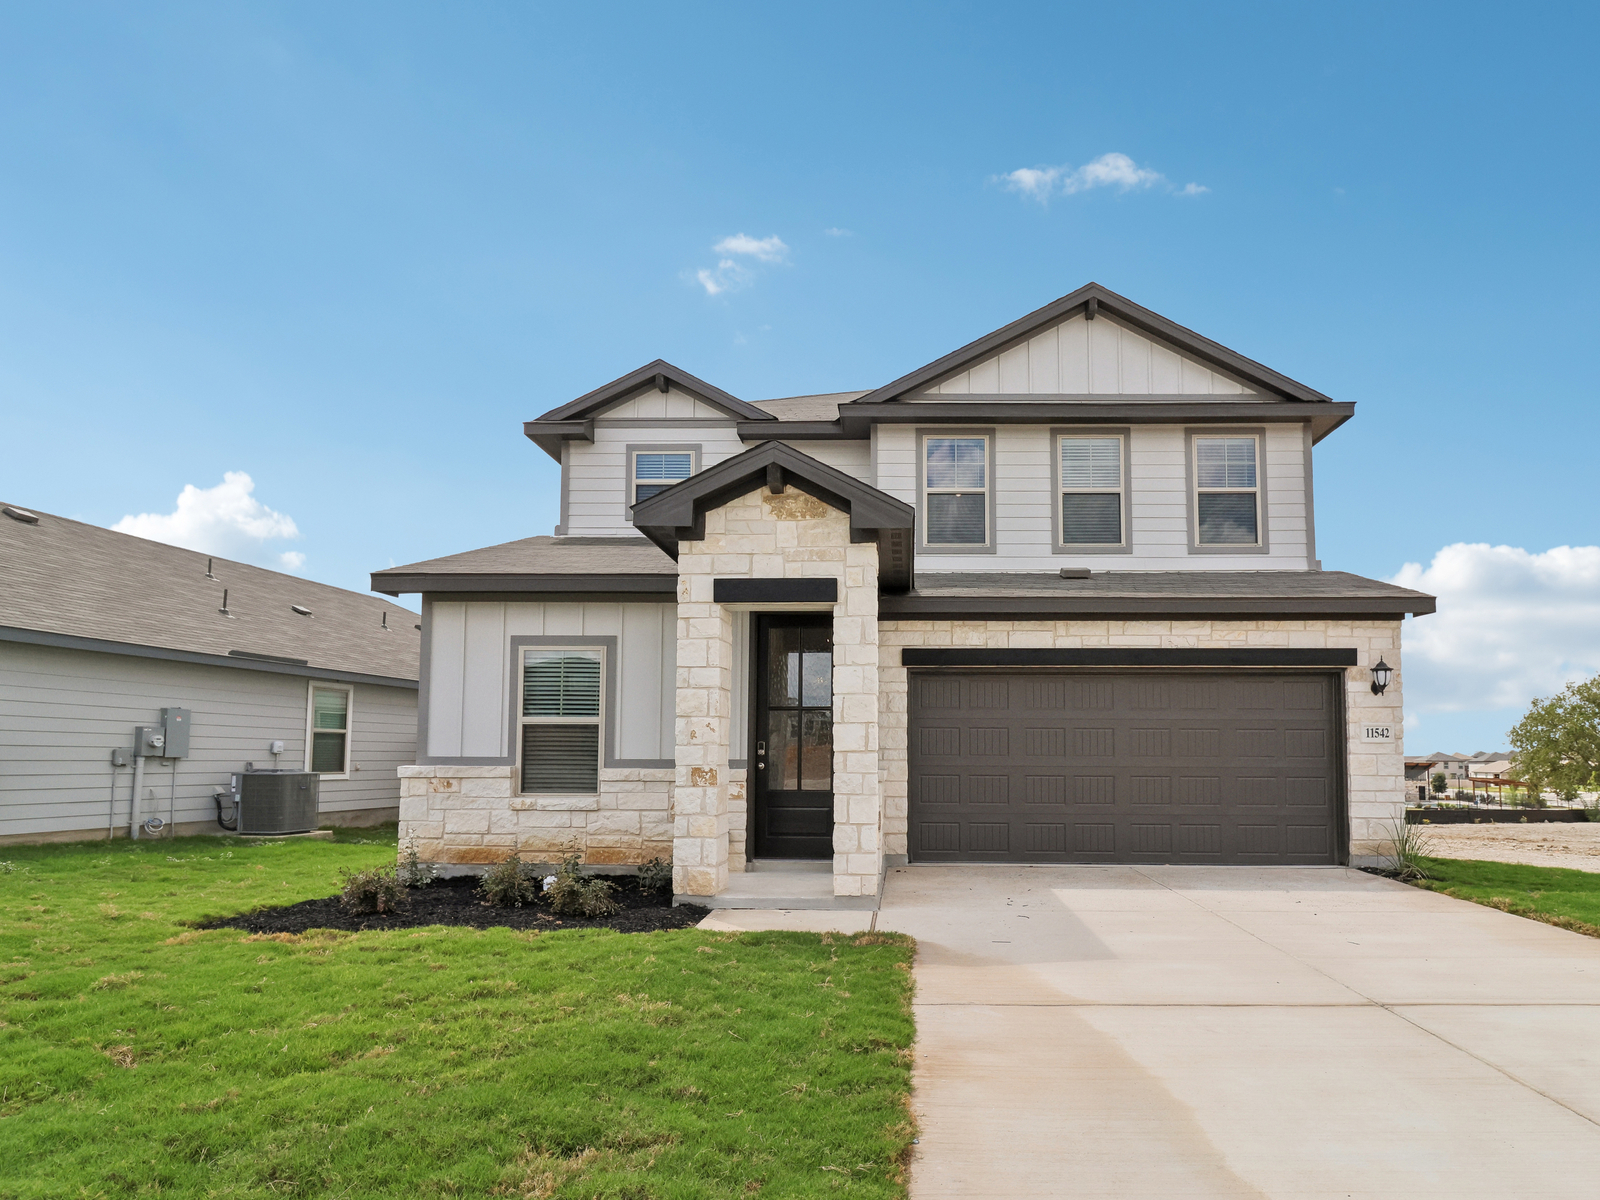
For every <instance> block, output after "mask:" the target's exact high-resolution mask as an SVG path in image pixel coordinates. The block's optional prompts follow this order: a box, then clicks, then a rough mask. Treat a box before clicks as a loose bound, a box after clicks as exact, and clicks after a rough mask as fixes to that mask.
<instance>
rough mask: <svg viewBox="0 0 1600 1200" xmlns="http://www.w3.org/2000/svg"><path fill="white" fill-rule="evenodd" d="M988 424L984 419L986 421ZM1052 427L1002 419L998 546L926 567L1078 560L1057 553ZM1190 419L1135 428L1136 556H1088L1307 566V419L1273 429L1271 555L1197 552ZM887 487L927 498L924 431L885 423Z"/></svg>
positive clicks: (1208, 566) (1097, 565) (1267, 474)
mask: <svg viewBox="0 0 1600 1200" xmlns="http://www.w3.org/2000/svg"><path fill="white" fill-rule="evenodd" d="M978 424H980V425H981V423H978ZM1051 428H1053V427H1052V426H1045V425H1000V426H996V427H995V431H994V437H995V447H994V449H995V455H994V457H995V480H994V485H995V486H994V487H993V489H992V492H991V494H992V496H993V503H994V506H995V509H994V511H995V530H996V552H995V553H993V554H971V555H967V554H923V555H922V556H920V557H919V559H918V567H919V570H921V571H994V570H1014V571H1051V570H1055V569H1056V568H1058V567H1061V566H1064V565H1068V564H1071V563H1073V562H1074V561H1075V560H1074V558H1073V556H1072V555H1069V554H1054V553H1052V551H1051V544H1052V538H1053V537H1054V521H1053V518H1054V505H1055V503H1056V493H1055V488H1054V477H1053V472H1052V470H1051V466H1052V464H1051V455H1052V454H1053V453H1054V450H1053V446H1052V441H1051V436H1050V430H1051ZM1184 430H1185V427H1184V426H1177V425H1135V426H1133V427H1132V430H1131V433H1130V435H1129V438H1130V441H1129V457H1130V460H1131V465H1132V474H1131V480H1130V482H1131V484H1132V487H1131V495H1130V501H1129V519H1130V527H1131V531H1132V536H1133V552H1132V553H1131V554H1125V555H1116V556H1107V555H1094V556H1092V557H1089V556H1085V557H1083V559H1082V562H1083V563H1085V564H1086V565H1089V566H1091V567H1093V568H1094V569H1095V570H1117V571H1182V570H1217V571H1223V570H1236V571H1237V570H1247V571H1253V570H1262V569H1264V568H1272V567H1279V568H1284V569H1293V570H1304V569H1305V568H1306V567H1307V566H1308V565H1309V564H1308V561H1307V555H1308V546H1307V520H1306V509H1307V501H1306V492H1305V458H1304V444H1303V441H1302V438H1303V435H1302V432H1301V429H1300V427H1299V426H1298V425H1269V426H1267V427H1266V440H1265V470H1264V473H1263V474H1264V478H1265V481H1266V485H1267V506H1266V526H1267V533H1268V553H1266V554H1239V555H1216V554H1207V555H1203V556H1201V555H1192V554H1190V553H1189V495H1188V487H1189V482H1188V473H1187V470H1186V466H1185V455H1186V454H1187V449H1186V446H1187V441H1186V437H1185V432H1184ZM877 481H878V487H880V488H882V489H883V490H884V491H886V492H888V493H889V494H890V495H892V496H895V497H897V498H899V499H901V500H904V501H905V502H906V503H907V504H911V505H915V504H916V503H917V500H918V497H917V431H916V430H915V429H914V428H913V427H911V426H906V425H896V426H882V427H880V428H879V430H878V435H877Z"/></svg>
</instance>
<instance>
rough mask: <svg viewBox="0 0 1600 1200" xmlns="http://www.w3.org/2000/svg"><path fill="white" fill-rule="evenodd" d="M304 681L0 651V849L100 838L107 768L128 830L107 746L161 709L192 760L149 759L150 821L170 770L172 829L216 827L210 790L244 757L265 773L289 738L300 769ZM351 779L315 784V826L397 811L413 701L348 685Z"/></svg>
mask: <svg viewBox="0 0 1600 1200" xmlns="http://www.w3.org/2000/svg"><path fill="white" fill-rule="evenodd" d="M309 683H310V681H309V680H308V679H307V678H306V677H303V676H296V675H280V674H273V673H269V672H264V671H253V670H249V669H237V670H236V669H231V668H227V667H213V666H200V665H195V664H190V663H178V662H169V661H165V660H161V659H149V658H134V657H131V656H125V655H120V654H105V653H98V652H93V651H85V650H70V649H63V648H58V647H54V646H33V645H24V644H19V643H4V644H0V841H5V840H8V839H12V838H22V839H26V838H32V837H45V836H49V835H60V834H63V833H69V832H71V831H80V832H82V833H83V834H84V835H85V836H94V835H96V834H98V835H100V836H104V834H105V830H106V824H107V820H106V818H107V809H108V804H109V803H110V798H111V788H112V778H113V774H114V775H115V778H116V818H115V828H116V831H117V836H119V837H122V836H125V835H126V833H127V827H128V802H129V797H130V792H131V788H132V783H133V771H132V769H131V768H120V769H117V770H115V772H113V768H112V766H111V751H112V750H113V749H114V748H116V747H119V746H129V745H131V744H132V740H133V727H134V726H135V725H153V724H157V723H159V720H160V715H161V709H162V708H163V707H166V706H173V705H176V706H181V707H183V708H188V709H191V710H192V711H193V713H194V717H193V726H192V730H191V735H190V740H191V746H190V754H189V757H188V758H185V759H181V760H166V761H164V760H161V759H149V760H147V761H146V765H145V778H144V786H145V788H146V793H145V795H146V799H145V802H144V807H143V811H144V813H145V815H152V814H153V815H157V816H160V817H161V818H162V819H163V820H165V819H166V817H167V811H168V797H169V791H170V790H171V789H172V784H173V783H174V779H173V775H172V771H171V770H170V766H171V761H176V763H177V774H176V780H175V783H176V789H175V796H176V819H177V824H178V827H179V832H182V833H187V832H200V831H201V830H200V829H199V828H189V827H190V826H194V825H195V823H202V824H203V825H204V826H206V827H208V828H209V829H210V830H212V831H216V832H221V831H220V830H219V829H218V828H217V825H216V821H215V817H216V806H215V804H214V803H213V801H212V799H211V795H212V792H213V791H214V790H216V789H217V788H218V787H224V786H226V785H227V782H228V776H229V774H230V773H232V772H235V771H241V770H243V769H244V764H245V763H246V762H254V763H255V764H256V765H257V766H260V767H267V766H272V765H273V761H272V755H271V754H270V753H269V750H268V744H269V743H270V742H272V741H273V740H275V739H281V740H282V741H283V742H284V751H283V753H282V754H281V755H280V756H279V760H278V763H277V765H278V766H281V767H296V768H298V767H301V766H303V765H304V762H305V744H306V705H307V697H308V686H309ZM352 700H353V705H352V707H353V717H352V722H351V723H352V728H351V731H350V762H351V764H352V766H359V767H360V770H359V771H352V773H351V777H350V778H349V779H324V780H323V781H322V786H321V789H320V796H321V807H322V814H323V823H324V824H344V823H352V824H365V823H369V822H371V821H373V820H375V819H382V818H384V817H386V816H388V815H389V813H388V811H387V810H397V809H398V806H399V803H400V784H399V779H398V778H397V776H396V770H395V769H396V768H397V767H398V766H400V765H401V764H403V763H411V762H415V761H416V730H417V693H416V692H415V691H414V690H412V689H409V688H399V687H386V686H380V685H375V684H362V683H358V684H356V685H354V695H353V697H352Z"/></svg>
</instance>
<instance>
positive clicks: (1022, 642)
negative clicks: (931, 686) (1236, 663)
mask: <svg viewBox="0 0 1600 1200" xmlns="http://www.w3.org/2000/svg"><path fill="white" fill-rule="evenodd" d="M878 637H879V643H880V654H881V657H880V660H879V666H878V671H879V675H880V676H881V678H882V680H883V717H882V723H881V725H880V728H879V738H880V739H881V742H880V744H881V746H882V749H881V751H880V758H881V760H882V771H883V808H884V850H885V852H886V853H888V854H891V855H904V854H905V853H906V819H907V802H906V788H907V757H906V747H907V725H906V721H907V717H906V714H907V695H906V669H905V668H904V667H902V666H901V665H900V648H901V647H902V646H984V647H992V648H1007V647H1009V648H1013V649H1032V648H1059V649H1077V648H1080V647H1085V646H1158V647H1182V648H1192V647H1217V648H1232V647H1238V646H1261V647H1290V646H1294V647H1306V648H1311V649H1325V648H1331V647H1354V648H1355V650H1356V661H1357V664H1358V665H1357V666H1355V667H1353V668H1349V669H1347V670H1346V672H1345V713H1346V731H1345V732H1346V745H1347V748H1348V750H1347V754H1346V764H1347V766H1346V771H1347V778H1348V791H1349V818H1350V860H1351V863H1352V864H1353V865H1356V866H1375V865H1379V863H1380V862H1383V861H1388V860H1389V858H1390V856H1391V855H1392V853H1393V844H1392V842H1393V840H1392V831H1393V829H1394V827H1395V825H1396V823H1398V822H1403V821H1404V820H1405V795H1406V789H1405V753H1404V747H1403V745H1402V742H1401V739H1400V738H1399V737H1396V739H1395V743H1394V745H1393V746H1392V747H1380V746H1371V745H1363V744H1362V742H1361V741H1360V726H1361V725H1362V724H1364V723H1367V722H1374V723H1377V722H1386V723H1389V724H1391V725H1393V726H1394V728H1395V729H1396V730H1397V731H1398V730H1399V729H1400V728H1401V723H1402V720H1403V717H1404V713H1403V711H1402V704H1401V699H1400V697H1401V688H1400V684H1401V678H1400V623H1399V622H1398V621H1360V620H1355V621H1325V620H1306V621H893V620H885V621H882V622H880V623H879V628H878ZM1379 658H1382V659H1383V660H1384V661H1385V662H1387V663H1388V664H1389V665H1390V666H1392V667H1393V668H1394V669H1395V675H1394V680H1393V682H1392V683H1390V684H1389V687H1388V689H1387V690H1386V691H1385V692H1384V694H1383V695H1381V696H1374V695H1373V694H1372V689H1371V679H1372V676H1371V674H1370V672H1369V668H1370V667H1371V665H1372V664H1373V663H1375V662H1377V661H1378V659H1379Z"/></svg>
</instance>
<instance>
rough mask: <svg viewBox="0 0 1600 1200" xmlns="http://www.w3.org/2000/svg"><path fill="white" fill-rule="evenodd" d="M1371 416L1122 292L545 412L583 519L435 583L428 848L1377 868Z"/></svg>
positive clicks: (628, 855) (457, 561)
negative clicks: (873, 360) (830, 380)
mask: <svg viewBox="0 0 1600 1200" xmlns="http://www.w3.org/2000/svg"><path fill="white" fill-rule="evenodd" d="M1353 411H1354V405H1352V404H1349V403H1337V402H1335V401H1332V400H1330V399H1328V398H1327V397H1326V396H1323V395H1321V394H1320V393H1318V392H1315V391H1312V390H1311V389H1310V388H1308V387H1306V386H1304V385H1303V384H1299V383H1296V382H1295V381H1293V380H1291V379H1288V378H1286V377H1285V376H1283V375H1280V374H1278V373H1277V372H1275V371H1272V370H1270V369H1268V368H1266V367H1263V366H1261V365H1259V364H1257V363H1254V362H1252V361H1250V360H1249V359H1246V358H1244V357H1243V356H1241V355H1239V354H1236V353H1234V352H1233V351H1231V350H1228V349H1226V348H1225V347H1223V346H1220V345H1218V344H1216V343H1215V342H1212V341H1208V340H1207V339H1206V338H1203V337H1201V336H1199V335H1198V334H1195V333H1192V332H1191V331H1189V330H1187V329H1184V328H1182V327H1181V326H1178V325H1175V324H1174V323H1172V322H1171V321H1168V320H1166V319H1165V318H1163V317H1161V316H1158V315H1157V314H1155V313H1153V312H1150V311H1148V310H1146V309H1143V308H1140V307H1139V306H1138V305H1136V304H1133V303H1132V302H1130V301H1128V300H1125V299H1123V298H1122V297H1120V296H1117V295H1116V294H1114V293H1112V292H1110V291H1107V290H1106V289H1104V288H1101V287H1099V286H1098V285H1095V284H1090V285H1088V286H1087V287H1084V288H1082V289H1080V290H1078V291H1076V292H1074V293H1072V294H1071V295H1068V296H1065V297H1063V298H1062V299H1060V300H1058V301H1056V302H1055V303H1053V304H1050V305H1047V306H1046V307H1044V308H1042V309H1040V310H1038V311H1037V312H1034V313H1031V314H1029V315H1028V316H1026V317H1023V318H1022V319H1021V320H1019V321H1016V322H1014V323H1012V324H1011V325H1008V326H1006V327H1005V328H1003V329H1000V330H997V331H996V332H994V333H992V334H989V335H988V336H986V337H983V338H980V339H978V340H977V341H975V342H973V343H971V344H970V345H967V346H964V347H962V348H961V349H959V350H955V351H953V352H952V353H950V354H948V355H946V356H944V357H943V358H940V359H939V360H937V361H936V362H932V363H929V364H928V365H926V366H923V367H919V368H918V369H917V370H915V371H912V372H910V373H909V374H907V375H905V376H903V377H901V378H899V379H896V380H894V381H893V382H891V383H888V384H885V385H884V386H883V387H880V388H877V389H875V390H873V391H869V392H846V393H840V394H836V395H826V396H802V397H792V398H788V399H782V400H767V401H757V402H754V403H750V402H746V401H744V400H740V399H737V398H735V397H733V396H731V395H729V394H728V393H727V392H724V391H722V390H721V389H720V388H717V387H714V386H712V385H711V384H708V383H705V382H703V381H701V380H699V379H696V378H695V377H694V376H692V375H689V374H687V373H686V372H684V371H681V370H679V369H677V368H676V367H673V366H671V365H670V364H668V363H665V362H661V361H657V362H653V363H650V364H649V365H647V366H644V367H641V368H640V369H639V370H637V371H634V372H632V373H631V374H629V375H626V376H624V377H623V378H621V379H618V380H616V381H615V382H613V383H610V384H607V385H606V386H605V387H602V388H600V389H598V390H596V391H594V392H591V393H589V394H588V395H586V396H583V397H580V398H579V399H577V400H574V401H572V402H571V403H569V404H565V405H563V406H561V407H559V408H557V409H555V410H553V411H551V412H548V413H546V414H545V415H544V416H542V417H540V418H539V419H538V420H534V421H529V422H528V423H527V424H526V426H525V432H526V435H527V436H528V437H529V438H530V439H532V440H533V441H534V442H535V443H536V444H537V445H538V446H539V447H540V448H541V449H543V450H544V451H545V452H546V453H548V454H549V455H550V456H551V457H552V458H555V459H557V460H558V461H559V462H560V463H561V468H562V469H561V481H562V482H561V525H560V526H559V527H558V528H557V530H556V536H553V537H532V538H527V539H525V540H522V541H517V542H510V543H507V544H505V545H500V546H493V547H489V548H487V549H483V550H474V551H469V552H467V553H464V554H458V555H454V556H452V557H449V558H442V559H437V560H434V561H431V562H423V563H416V564H413V565H410V566H404V567H396V568H392V569H390V570H386V571H379V572H377V573H375V574H374V575H373V580H372V582H373V589H374V590H375V591H380V592H385V593H388V594H393V595H401V594H409V593H420V594H421V595H422V607H423V630H424V633H423V667H422V701H421V703H422V719H421V735H420V738H421V741H420V745H419V754H418V758H417V765H416V766H414V767H409V768H406V769H404V770H403V771H402V774H403V775H404V776H405V777H406V793H405V799H403V801H402V808H401V817H402V829H403V831H404V832H406V833H409V834H414V835H416V837H417V838H418V841H419V844H420V845H421V846H422V847H423V853H424V857H426V858H429V859H432V860H435V861H438V862H441V863H452V864H482V863H486V862H490V861H493V860H495V859H498V858H501V857H503V856H504V855H506V854H507V853H509V852H510V851H511V850H512V849H518V850H520V851H522V852H523V853H524V854H525V855H527V856H530V857H533V858H538V859H550V858H553V857H555V856H557V855H559V854H562V853H565V852H568V851H576V852H579V853H582V854H584V855H585V856H586V858H587V859H588V860H589V861H590V862H593V863H601V864H605V863H609V864H624V865H625V864H633V863H638V862H640V861H643V860H645V859H648V858H650V857H652V856H655V855H661V856H663V857H666V856H670V858H671V861H672V862H673V865H674V871H675V881H676V889H677V891H678V892H679V893H680V894H683V895H697V896H707V895H716V894H718V893H721V892H723V891H724V890H725V889H726V888H727V887H728V885H729V878H730V873H737V872H741V871H744V870H746V869H747V868H749V867H750V866H751V865H752V864H753V863H756V862H758V861H763V860H765V861H767V862H768V864H769V865H771V864H772V863H775V862H776V861H777V860H784V859H811V860H819V859H820V860H826V861H827V862H828V864H829V869H831V871H832V873H833V885H834V886H833V891H834V893H835V894H836V896H838V897H841V898H845V899H842V900H841V901H840V902H841V903H845V904H863V905H870V904H872V903H874V902H875V901H874V900H873V897H875V896H876V895H877V893H878V890H879V885H880V879H881V876H882V872H883V870H884V867H885V865H886V864H894V863H904V862H907V861H908V860H909V861H910V862H913V863H936V862H963V861H964V862H1007V863H1038V862H1086V863H1090V862H1103V863H1117V862H1123V863H1267V864H1293V863H1306V864H1314V863H1344V862H1354V863H1373V862H1377V861H1379V860H1380V859H1383V858H1385V857H1386V856H1387V855H1388V854H1389V853H1390V851H1391V843H1390V834H1391V831H1392V829H1393V828H1394V826H1395V823H1396V822H1398V821H1400V820H1401V819H1402V810H1403V805H1404V801H1405V794H1406V789H1405V781H1404V777H1403V766H1402V749H1401V744H1400V723H1401V689H1400V677H1399V675H1398V673H1396V674H1395V676H1394V678H1393V681H1392V682H1390V683H1389V684H1388V687H1387V690H1386V691H1383V692H1382V694H1381V695H1380V694H1377V692H1376V691H1375V686H1374V684H1373V675H1372V668H1373V667H1374V666H1376V665H1377V664H1378V663H1379V661H1380V660H1384V661H1385V662H1386V665H1387V666H1388V667H1391V668H1396V669H1398V667H1399V662H1400V622H1401V620H1402V619H1403V618H1404V617H1405V615H1406V614H1422V613H1429V612H1432V611H1433V610H1434V601H1433V598H1432V597H1430V596H1426V595H1423V594H1421V593H1418V592H1414V591H1408V590H1406V589H1403V588H1399V587H1394V586H1391V585H1389V584H1385V583H1380V582H1377V581H1374V580H1370V579H1363V578H1360V577H1358V576H1354V575H1348V574H1344V573H1342V572H1335V571H1324V570H1322V569H1321V563H1320V562H1319V561H1318V559H1317V549H1316V538H1315V522H1314V520H1313V513H1312V469H1311V464H1312V447H1313V445H1315V443H1316V442H1318V441H1319V440H1321V439H1322V438H1323V437H1325V436H1327V435H1328V434H1329V433H1331V432H1333V431H1334V430H1335V429H1337V428H1338V427H1339V426H1340V425H1342V424H1343V423H1344V422H1345V421H1346V420H1348V419H1349V418H1350V416H1351V415H1352V413H1353Z"/></svg>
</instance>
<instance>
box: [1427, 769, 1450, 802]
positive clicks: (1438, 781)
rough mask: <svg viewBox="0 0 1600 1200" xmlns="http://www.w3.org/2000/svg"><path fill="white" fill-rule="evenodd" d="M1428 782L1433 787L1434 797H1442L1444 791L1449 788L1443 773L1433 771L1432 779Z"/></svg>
mask: <svg viewBox="0 0 1600 1200" xmlns="http://www.w3.org/2000/svg"><path fill="white" fill-rule="evenodd" d="M1428 782H1429V783H1430V784H1432V785H1433V794H1434V795H1435V796H1442V795H1444V792H1445V789H1446V788H1447V787H1449V786H1450V784H1449V783H1448V782H1447V781H1446V779H1445V777H1444V772H1443V771H1435V772H1434V773H1433V778H1432V779H1430V780H1428Z"/></svg>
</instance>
